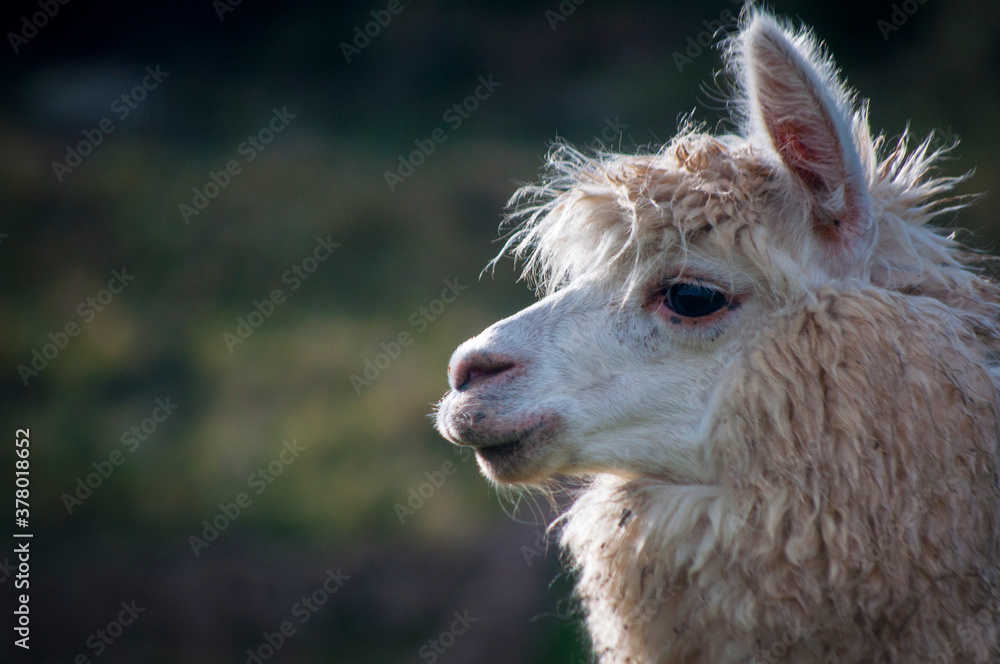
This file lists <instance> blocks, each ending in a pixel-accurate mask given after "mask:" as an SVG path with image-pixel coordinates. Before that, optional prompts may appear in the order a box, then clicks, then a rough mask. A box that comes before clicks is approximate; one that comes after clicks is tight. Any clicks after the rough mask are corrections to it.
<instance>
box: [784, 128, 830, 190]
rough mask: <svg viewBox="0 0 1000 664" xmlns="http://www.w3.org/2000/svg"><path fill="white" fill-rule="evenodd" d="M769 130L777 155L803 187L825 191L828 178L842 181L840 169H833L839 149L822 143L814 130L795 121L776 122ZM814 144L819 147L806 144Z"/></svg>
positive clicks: (828, 188)
mask: <svg viewBox="0 0 1000 664" xmlns="http://www.w3.org/2000/svg"><path fill="white" fill-rule="evenodd" d="M770 130H771V132H772V135H773V139H774V144H775V147H776V149H777V150H778V154H780V155H781V158H782V160H784V162H785V164H786V165H787V166H788V167H789V168H790V169H791V170H792V171H793V172H794V173H795V174H796V175H797V176H798V177H799V178H801V179H802V181H803V182H804V183H805V184H806V186H807V187H809V188H810V189H812V190H814V191H820V192H826V191H829V190H830V182H829V178H830V176H833V177H834V178H837V179H838V180H843V178H844V173H843V170H842V169H840V168H838V166H837V164H838V160H841V159H842V158H841V156H840V150H839V146H837V145H836V144H835V143H834V142H833V141H824V140H823V139H822V134H820V133H818V132H817V131H816V129H815V128H810V127H808V126H807V125H806V124H805V123H802V122H799V121H796V120H779V121H776V122H774V124H772V125H771V127H770ZM810 139H811V140H810ZM817 142H819V143H823V145H821V146H816V145H810V143H813V144H815V143H817ZM831 171H832V172H831Z"/></svg>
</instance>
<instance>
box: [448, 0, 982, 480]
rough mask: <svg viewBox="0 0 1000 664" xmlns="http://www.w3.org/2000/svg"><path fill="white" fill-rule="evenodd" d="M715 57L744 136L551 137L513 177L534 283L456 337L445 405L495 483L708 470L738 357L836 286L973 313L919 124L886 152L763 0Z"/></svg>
mask: <svg viewBox="0 0 1000 664" xmlns="http://www.w3.org/2000/svg"><path fill="white" fill-rule="evenodd" d="M726 59H727V64H728V67H729V70H730V72H731V74H732V77H733V80H734V82H735V86H734V87H735V89H736V93H735V97H734V99H733V100H732V102H731V104H732V108H733V109H734V116H735V119H736V120H737V121H738V123H739V125H740V127H741V131H740V132H739V135H727V136H718V137H715V136H710V135H707V134H705V133H702V132H701V131H700V130H699V128H697V127H692V126H687V127H685V128H683V129H682V131H681V132H680V134H679V135H678V136H677V137H676V138H675V139H674V140H672V141H671V142H670V143H669V144H668V145H666V146H664V147H663V148H662V149H661V150H659V151H657V152H654V153H649V154H641V155H617V154H608V153H602V154H598V155H595V156H586V155H583V154H581V153H579V152H577V151H575V150H573V149H571V148H569V147H568V146H565V145H557V146H556V147H555V148H554V149H553V151H552V153H551V154H550V158H549V164H548V173H547V176H546V178H545V179H544V180H543V182H542V183H541V184H538V185H534V186H528V187H525V188H524V189H522V190H521V191H520V192H518V194H516V195H515V197H514V200H513V203H514V204H515V213H514V217H516V218H517V219H518V220H520V225H519V226H518V228H517V230H516V231H515V233H514V234H513V235H512V236H511V238H510V240H509V242H508V245H507V249H508V250H509V252H510V253H511V254H513V255H514V256H515V257H519V258H523V259H525V261H526V272H527V274H528V275H529V276H530V277H532V278H533V279H535V280H536V282H537V283H538V284H539V287H540V289H541V290H543V291H545V292H546V296H545V297H544V298H543V299H542V300H541V301H539V302H537V303H536V304H535V305H533V306H531V307H528V308H527V309H525V310H523V311H521V312H519V313H517V314H515V315H513V316H511V317H510V318H507V319H505V320H502V321H500V322H498V323H496V324H494V325H492V326H490V327H489V328H487V329H486V330H485V331H483V332H482V333H481V334H479V335H478V336H476V337H474V338H472V339H470V340H468V341H466V342H465V343H464V344H462V345H461V346H460V347H459V348H458V349H457V350H456V351H455V353H454V355H453V356H452V358H451V362H450V366H449V370H448V371H449V373H448V377H449V383H450V386H451V390H450V391H449V393H448V394H447V395H446V396H445V397H444V399H443V400H442V401H441V403H440V406H439V409H438V414H437V427H438V429H439V431H440V432H441V433H442V434H443V435H444V436H445V437H446V438H447V439H448V440H450V441H451V442H453V443H455V444H458V445H464V446H470V447H472V448H473V449H474V450H475V452H476V455H477V459H478V461H479V464H480V467H481V469H482V470H483V472H484V474H486V475H487V476H488V477H489V478H491V479H492V480H494V481H496V482H499V483H527V484H538V483H542V482H544V480H546V479H547V478H550V477H553V476H579V475H593V474H597V473H610V474H614V475H618V476H621V477H631V478H637V477H655V478H658V479H663V480H665V481H667V482H670V483H675V484H718V483H719V478H718V477H717V475H718V473H719V472H720V470H719V463H718V459H719V454H718V453H717V452H716V451H714V445H715V443H714V442H713V438H715V437H717V436H718V433H719V430H720V419H719V418H720V412H722V410H723V409H724V406H725V405H726V404H727V403H730V402H731V401H732V399H733V398H734V389H735V386H734V385H732V380H733V378H732V376H733V375H734V371H737V369H736V368H735V365H736V364H738V363H739V361H740V360H741V359H743V360H745V359H746V358H747V356H748V354H749V353H753V352H754V349H755V348H757V347H758V346H759V340H760V338H761V337H762V336H766V331H767V330H774V329H776V322H778V321H785V322H787V321H789V320H794V319H795V318H796V316H799V315H801V314H802V312H803V311H806V310H807V309H808V308H809V307H810V306H816V303H817V302H819V301H820V300H821V299H822V294H823V293H827V294H829V293H834V294H835V293H838V292H841V291H844V290H846V289H862V290H864V289H867V291H870V292H875V291H879V292H890V291H891V292H892V293H905V294H908V295H919V296H921V297H925V298H929V299H934V298H937V300H940V301H941V302H943V303H944V304H942V308H944V307H945V305H947V306H957V307H959V308H960V309H962V310H963V311H967V312H970V315H978V314H981V313H983V312H982V311H977V310H976V306H977V305H974V304H970V305H969V306H965V304H964V303H966V302H975V301H976V300H977V298H978V295H977V289H978V288H980V287H981V286H982V281H981V280H979V279H978V278H977V277H975V276H973V275H972V273H970V272H968V271H966V270H965V269H964V268H963V267H962V266H961V265H960V261H961V259H962V254H961V253H960V251H959V250H958V248H957V247H956V246H955V245H954V244H953V243H952V242H951V240H950V239H948V238H945V237H942V236H941V235H939V234H937V233H936V232H935V231H933V230H932V229H930V228H928V227H927V226H925V225H924V224H925V222H927V221H928V220H930V219H931V218H932V217H934V216H935V215H936V214H939V213H940V212H941V211H943V210H942V209H940V208H939V207H935V204H934V203H933V200H932V198H933V196H934V195H935V194H937V193H939V192H940V191H943V190H945V189H947V188H948V187H950V185H951V184H953V180H948V179H930V178H928V177H927V169H928V166H929V165H930V163H931V162H932V161H933V160H934V158H935V157H936V156H937V154H936V153H935V152H934V151H933V150H931V149H930V147H929V141H925V142H924V143H923V144H922V145H921V146H920V147H919V148H917V150H916V151H914V152H911V153H909V154H908V153H907V151H906V146H905V141H906V139H905V136H904V138H903V139H901V141H900V145H899V146H898V147H897V148H896V150H895V151H894V152H892V153H891V154H889V155H888V157H886V158H885V159H884V160H883V161H882V162H881V163H880V162H879V158H878V152H879V150H880V148H881V146H882V140H881V139H878V140H874V141H873V139H872V138H871V136H870V135H869V131H868V127H867V117H866V113H865V110H864V106H863V105H862V106H861V107H860V110H859V109H858V108H856V107H855V104H856V102H855V100H854V98H853V96H852V95H851V94H850V93H849V92H848V90H847V89H846V87H845V86H844V85H843V83H842V82H841V81H840V80H839V77H838V74H837V71H836V69H835V68H834V66H833V63H832V61H831V60H830V59H829V57H828V56H826V55H824V54H823V52H822V50H821V48H820V46H819V45H818V44H817V42H816V41H815V40H814V39H813V38H812V36H811V35H810V34H809V33H807V32H804V31H795V30H791V29H789V28H787V27H785V26H784V25H783V24H781V23H779V22H778V21H776V20H775V19H774V18H772V17H770V16H768V15H767V14H765V13H762V12H757V13H754V14H752V15H750V16H748V17H747V19H746V20H745V21H744V24H743V26H742V29H741V31H740V32H739V33H738V34H737V35H735V36H734V37H732V38H731V39H730V40H729V41H728V43H727V44H726ZM830 297H834V296H833V295H830ZM855 304H856V306H858V307H861V309H862V313H861V314H859V316H860V317H861V318H864V316H863V310H864V306H865V305H864V303H863V302H862V303H860V304H857V303H855ZM886 315H887V316H888V317H889V318H892V316H891V315H889V314H886ZM914 316H915V317H916V319H917V320H919V319H920V316H919V315H918V314H914ZM904 318H905V317H904ZM876 334H877V333H876ZM861 339H862V341H863V337H861ZM872 380H876V379H875V378H874V377H873V378H872Z"/></svg>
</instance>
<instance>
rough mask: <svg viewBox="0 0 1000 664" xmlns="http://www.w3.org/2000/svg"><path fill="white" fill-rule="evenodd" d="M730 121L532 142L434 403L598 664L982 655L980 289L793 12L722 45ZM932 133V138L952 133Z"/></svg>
mask: <svg viewBox="0 0 1000 664" xmlns="http://www.w3.org/2000/svg"><path fill="white" fill-rule="evenodd" d="M724 52H725V59H726V64H727V68H728V71H729V72H730V74H731V76H732V79H733V81H734V90H735V92H734V98H733V100H732V101H731V105H732V107H733V108H734V109H735V113H734V120H735V121H736V123H737V125H738V126H739V133H738V135H725V136H712V135H709V134H707V133H705V131H704V129H703V128H701V127H697V126H694V125H692V124H691V123H690V122H688V123H685V125H684V126H683V127H682V129H681V131H680V132H679V135H677V136H676V137H675V138H674V139H673V140H672V141H671V142H670V143H669V144H667V145H666V146H664V147H663V148H662V149H660V150H659V151H656V152H653V153H645V154H638V155H620V154H611V153H603V152H600V153H598V154H596V155H593V156H589V155H585V154H582V153H581V152H578V151H575V150H573V149H572V148H570V147H569V146H567V145H564V144H557V145H556V146H555V147H554V148H553V149H552V151H551V152H550V155H549V160H548V165H547V172H546V176H545V177H544V179H543V181H542V182H541V183H540V184H537V185H531V186H527V187H524V188H522V189H521V190H520V191H518V192H517V193H516V194H515V196H514V198H513V199H512V206H513V208H514V212H513V214H512V217H513V219H514V222H515V223H516V224H517V225H516V226H515V230H514V231H513V232H512V234H511V236H510V238H509V241H508V243H507V246H506V247H505V251H504V252H503V253H502V254H501V255H505V254H510V255H513V256H514V257H515V258H520V259H523V260H524V267H525V273H526V275H527V276H528V277H529V278H531V279H533V280H534V283H535V284H536V285H537V288H538V290H539V291H541V292H542V293H543V295H544V297H543V298H542V299H541V300H540V301H538V302H536V303H535V304H534V305H532V306H530V307H528V308H526V309H524V310H523V311H521V312H520V313H517V314H515V315H514V316H511V317H510V318H507V319H504V320H501V321H500V322H498V323H495V324H494V325H492V326H490V327H489V328H487V329H486V330H485V331H484V332H482V333H481V334H479V335H478V336H476V337H474V338H472V339H470V340H469V341H466V342H465V343H463V344H462V345H461V346H460V347H459V348H458V349H457V350H456V351H455V353H454V355H453V356H452V358H451V362H450V366H449V369H448V378H449V384H450V387H451V389H450V390H449V392H448V393H447V394H446V395H445V396H444V398H443V399H442V401H441V402H440V404H439V405H438V409H437V428H438V430H439V431H440V432H441V434H442V435H443V436H444V437H445V438H447V439H448V440H449V441H451V442H452V443H455V444H458V445H462V446H466V447H468V448H471V449H472V450H474V451H475V454H476V457H477V460H478V463H479V466H480V468H481V470H482V472H483V473H484V474H485V475H486V476H487V477H488V478H489V479H490V480H492V481H493V482H495V483H497V484H498V485H513V486H527V487H546V486H548V485H549V483H550V481H552V480H553V479H554V478H555V480H556V481H558V479H559V478H574V477H576V478H583V479H582V480H581V481H583V488H582V489H580V491H579V493H578V494H577V495H576V496H575V500H574V502H573V504H572V505H571V506H570V507H569V508H568V510H567V511H566V512H565V513H564V514H563V515H561V516H560V517H559V519H558V520H557V524H556V525H557V526H558V527H559V530H560V542H561V545H562V547H563V548H564V549H565V551H566V552H567V558H568V562H569V564H570V565H571V566H572V568H573V569H574V571H575V573H576V575H577V577H578V579H577V590H576V593H577V596H578V598H579V600H580V603H581V606H582V608H583V610H584V613H585V616H586V623H587V628H588V631H589V633H590V636H591V640H592V643H593V647H594V650H595V652H596V657H597V659H598V660H599V661H600V662H602V663H603V664H624V663H626V662H627V663H632V664H645V663H654V662H655V663H661V664H666V663H671V664H679V663H685V664H693V663H712V664H719V663H730V662H775V661H779V660H783V661H787V662H795V663H813V662H815V663H826V662H837V663H850V662H866V663H879V662H906V663H910V662H997V661H1000V635H998V627H1000V593H998V590H1000V569H998V548H997V547H998V536H1000V523H998V516H1000V504H998V500H1000V498H998V496H1000V486H998V468H1000V454H998V420H997V413H998V410H997V406H998V386H1000V371H998V368H997V367H998V363H997V358H998V357H1000V355H998V354H997V353H998V351H1000V326H998V308H1000V287H998V285H997V283H995V282H994V281H992V280H990V279H988V278H987V277H985V276H984V275H983V274H982V272H981V270H980V269H979V268H978V267H977V266H976V263H977V261H980V258H979V257H978V256H977V255H975V254H973V253H972V252H970V251H968V250H965V249H963V248H962V247H961V246H960V245H959V244H958V243H957V242H956V241H955V240H954V237H953V235H946V234H944V233H943V232H941V231H940V230H936V229H935V228H933V227H931V225H930V223H931V222H933V221H934V220H936V219H937V218H939V217H941V216H942V215H944V214H948V213H952V212H954V211H955V210H957V209H959V208H961V207H963V206H964V205H965V204H967V203H968V200H966V199H964V198H955V197H946V196H943V195H944V194H946V193H948V192H949V191H950V190H951V189H952V188H953V187H954V186H955V185H956V184H957V183H958V182H960V181H962V180H963V179H964V176H962V177H951V178H949V177H941V176H938V175H935V174H934V172H933V169H934V167H935V164H936V162H937V161H938V160H939V159H940V157H941V156H942V154H943V153H944V152H946V151H947V150H948V149H950V147H947V146H946V147H942V148H935V147H934V146H933V145H932V140H933V136H929V137H928V138H927V139H925V140H923V141H921V142H920V143H919V145H918V146H917V147H916V148H913V149H911V148H910V147H908V143H909V142H908V139H907V135H906V133H904V134H903V135H902V137H901V138H900V139H899V141H898V142H896V143H895V144H894V145H893V146H891V147H887V146H886V141H885V139H884V138H883V137H882V136H879V137H878V138H874V139H873V138H872V136H871V134H870V132H869V128H868V119H867V113H866V109H867V107H866V105H865V104H864V103H859V102H858V101H857V99H856V98H855V97H854V95H853V94H852V93H851V92H850V91H849V90H848V88H847V87H846V86H845V84H844V83H843V82H842V80H841V78H840V75H839V73H838V71H837V69H836V68H835V66H834V64H833V61H832V60H831V58H830V57H829V56H828V55H826V54H825V52H824V50H823V48H822V47H821V45H820V44H819V43H818V42H817V41H816V39H815V38H814V37H813V36H812V35H811V33H810V32H808V31H807V30H804V29H796V28H793V27H791V26H790V25H789V24H787V23H785V22H782V21H780V20H778V19H776V18H774V17H772V16H771V15H769V14H768V13H766V12H764V11H762V10H750V11H748V12H747V13H746V14H745V15H744V17H743V18H742V20H741V25H740V29H739V31H738V32H737V33H735V34H733V35H732V36H731V37H730V38H728V40H727V41H726V43H725V50H724ZM951 147H953V146H951Z"/></svg>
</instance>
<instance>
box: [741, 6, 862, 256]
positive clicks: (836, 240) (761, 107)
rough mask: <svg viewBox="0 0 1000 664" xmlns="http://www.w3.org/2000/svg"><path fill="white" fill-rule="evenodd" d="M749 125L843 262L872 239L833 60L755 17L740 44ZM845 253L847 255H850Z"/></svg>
mask: <svg viewBox="0 0 1000 664" xmlns="http://www.w3.org/2000/svg"><path fill="white" fill-rule="evenodd" d="M737 49H738V54H737V57H738V58H739V61H738V62H737V64H738V66H739V68H740V69H741V70H742V73H743V75H744V76H745V79H744V80H745V82H746V87H747V95H748V99H747V102H748V106H749V108H748V111H749V120H750V126H749V127H748V131H749V132H750V133H751V134H753V135H758V136H760V135H764V136H766V137H767V142H768V143H769V144H770V146H771V147H772V148H773V149H774V151H775V152H776V153H777V155H778V156H779V157H780V158H781V161H782V163H783V164H784V165H785V166H786V167H787V168H788V170H789V171H790V172H791V173H792V174H793V175H795V177H796V178H797V179H798V180H799V181H800V182H801V183H802V184H803V185H804V186H805V188H806V189H807V190H808V191H809V193H810V194H811V195H812V198H813V201H814V203H815V204H814V210H815V214H814V215H813V216H814V219H813V224H814V226H815V230H816V232H817V234H818V235H819V236H820V237H821V238H822V239H823V240H824V241H826V242H828V243H829V245H828V246H827V247H826V249H827V250H828V251H829V252H832V253H834V254H835V255H837V257H839V258H840V259H841V260H843V259H845V258H851V257H853V256H856V255H857V253H859V252H860V251H861V250H862V249H863V248H864V247H865V246H867V244H868V242H869V241H870V239H871V236H872V235H873V226H874V223H873V217H872V214H871V212H870V207H869V202H868V193H867V189H868V188H867V178H866V176H865V169H864V166H863V165H862V163H861V160H860V158H859V157H858V151H857V148H856V147H855V144H854V135H853V131H852V128H851V127H852V120H851V112H850V108H851V102H850V98H849V96H848V94H847V93H846V92H845V91H844V89H843V88H842V87H841V85H840V83H839V82H838V80H837V74H836V70H835V69H834V67H833V63H832V62H831V61H829V60H828V59H827V58H825V57H824V56H823V55H822V54H821V53H820V51H819V47H818V46H817V45H816V43H815V42H814V41H813V39H812V38H811V37H810V36H809V35H808V34H805V33H799V34H793V33H790V32H788V31H787V30H786V29H784V28H783V27H782V26H781V25H779V24H778V22H777V21H775V19H774V18H772V17H770V16H768V15H766V14H763V13H758V14H756V15H755V16H753V17H752V18H751V19H750V21H749V22H748V24H747V26H746V27H745V28H744V30H743V31H742V33H741V35H740V37H739V43H738V44H737ZM845 254H846V255H845Z"/></svg>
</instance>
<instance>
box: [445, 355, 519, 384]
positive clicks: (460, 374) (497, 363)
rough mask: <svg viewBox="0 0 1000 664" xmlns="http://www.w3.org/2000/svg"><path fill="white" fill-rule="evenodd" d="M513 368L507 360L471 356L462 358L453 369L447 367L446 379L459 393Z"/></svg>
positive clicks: (512, 364) (512, 363)
mask: <svg viewBox="0 0 1000 664" xmlns="http://www.w3.org/2000/svg"><path fill="white" fill-rule="evenodd" d="M515 366H517V365H516V364H515V363H514V362H512V361H510V360H507V359H503V358H497V357H491V356H486V355H473V356H469V357H465V358H463V359H462V360H461V361H459V362H458V364H457V365H455V367H454V368H452V367H448V377H449V378H450V379H451V385H452V387H453V388H454V389H455V390H457V391H459V392H461V391H463V390H467V389H469V388H470V387H472V386H473V385H474V384H481V383H486V382H489V381H491V380H493V379H495V378H497V377H499V376H500V375H501V374H504V373H506V372H507V371H510V370H511V369H513V368H514V367H515Z"/></svg>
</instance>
